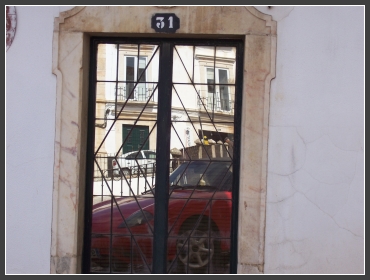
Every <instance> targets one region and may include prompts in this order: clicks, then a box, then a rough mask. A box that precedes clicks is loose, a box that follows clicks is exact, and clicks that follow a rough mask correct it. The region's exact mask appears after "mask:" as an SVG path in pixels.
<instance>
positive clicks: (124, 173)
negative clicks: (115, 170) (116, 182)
mask: <svg viewBox="0 0 370 280" xmlns="http://www.w3.org/2000/svg"><path fill="white" fill-rule="evenodd" d="M121 171H122V174H123V175H125V177H126V178H127V177H129V176H130V173H131V172H130V169H129V168H122V169H121Z"/></svg>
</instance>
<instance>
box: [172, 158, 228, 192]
mask: <svg viewBox="0 0 370 280" xmlns="http://www.w3.org/2000/svg"><path fill="white" fill-rule="evenodd" d="M230 166H231V162H230V161H217V162H216V161H215V162H209V161H193V162H190V163H182V164H181V165H180V166H179V167H178V168H177V169H176V170H174V171H173V172H172V173H171V175H170V186H172V187H173V188H187V187H189V188H194V186H196V187H198V186H199V187H200V188H204V187H211V188H215V189H217V190H220V191H230V190H231V186H232V167H230Z"/></svg>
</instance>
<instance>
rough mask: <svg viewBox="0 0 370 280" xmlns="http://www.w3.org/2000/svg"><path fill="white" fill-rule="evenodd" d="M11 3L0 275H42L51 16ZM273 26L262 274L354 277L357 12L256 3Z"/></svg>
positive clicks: (358, 244)
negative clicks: (13, 18) (13, 23)
mask: <svg viewBox="0 0 370 280" xmlns="http://www.w3.org/2000/svg"><path fill="white" fill-rule="evenodd" d="M69 8H70V6H64V7H62V6H53V7H32V6H29V7H22V6H18V7H16V11H17V30H16V34H15V39H14V41H13V44H12V45H11V47H10V48H9V49H8V51H7V52H6V273H7V274H35V273H36V274H47V273H49V272H50V240H51V238H50V234H51V214H52V204H51V202H52V187H53V163H54V161H53V160H54V133H55V102H56V79H55V76H54V75H53V74H52V70H51V69H52V66H51V64H52V63H51V62H52V36H53V21H54V17H56V16H58V15H59V12H61V11H64V10H68V9H69ZM257 8H258V9H259V10H260V11H262V12H265V13H268V14H271V15H273V19H274V20H277V21H278V36H277V61H276V78H275V79H274V80H273V82H272V88H271V98H270V128H269V144H268V145H269V151H268V181H267V182H268V185H267V206H266V242H265V273H364V7H360V6H358V7H345V6H343V7H294V8H292V7H283V6H281V7H280V6H277V7H276V6H273V7H272V9H268V8H267V7H257Z"/></svg>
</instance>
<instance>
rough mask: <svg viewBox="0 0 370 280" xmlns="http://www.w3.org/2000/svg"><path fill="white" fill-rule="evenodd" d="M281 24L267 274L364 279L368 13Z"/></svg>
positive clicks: (302, 17)
mask: <svg viewBox="0 0 370 280" xmlns="http://www.w3.org/2000/svg"><path fill="white" fill-rule="evenodd" d="M257 9H259V10H260V11H262V12H264V13H267V14H270V15H272V16H273V19H274V20H276V21H277V22H278V23H277V34H278V35H277V61H276V78H275V79H274V80H273V81H272V84H271V95H270V117H269V142H268V178H267V204H266V231H265V234H266V236H265V265H264V273H266V274H269V273H271V274H272V273H276V274H280V273H297V274H298V273H318V274H320V273H333V274H342V273H356V274H361V273H364V7H299V6H298V7H279V6H271V8H270V9H268V8H267V7H257Z"/></svg>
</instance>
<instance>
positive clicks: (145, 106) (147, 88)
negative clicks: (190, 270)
mask: <svg viewBox="0 0 370 280" xmlns="http://www.w3.org/2000/svg"><path fill="white" fill-rule="evenodd" d="M139 50H140V54H139ZM158 52H159V49H158V46H157V45H145V46H144V47H142V48H140V45H139V44H137V45H135V44H99V45H98V54H97V80H98V81H97V83H96V85H95V88H96V90H95V91H96V92H95V94H96V105H95V106H96V107H95V112H96V113H95V149H94V162H95V168H94V184H93V198H92V203H93V205H92V225H91V264H90V270H91V272H92V273H150V272H151V271H152V267H151V264H152V247H153V246H152V243H153V239H152V237H153V215H152V214H150V212H149V211H148V210H145V209H144V208H145V206H148V204H152V203H153V202H154V200H153V199H154V198H153V194H152V193H151V191H150V190H151V189H152V188H153V186H154V184H155V176H154V174H155V161H156V138H157V135H156V134H157V133H156V126H157V102H156V99H155V98H154V96H157V95H158V94H157V85H158V58H159V56H158ZM114 61H116V63H113V62H114ZM154 68H155V69H154ZM142 193H146V198H147V199H148V200H147V202H146V205H144V204H142V203H141V201H142V199H141V198H140V197H141V196H142ZM149 201H151V203H150V202H149Z"/></svg>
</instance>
